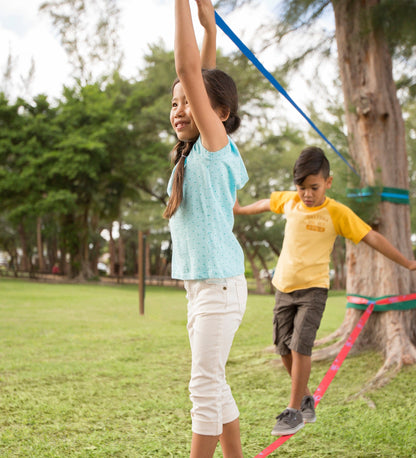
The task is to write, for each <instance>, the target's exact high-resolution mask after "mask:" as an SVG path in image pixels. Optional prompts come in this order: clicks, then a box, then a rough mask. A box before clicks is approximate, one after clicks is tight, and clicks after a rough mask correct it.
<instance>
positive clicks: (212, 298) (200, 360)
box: [185, 275, 247, 436]
mask: <svg viewBox="0 0 416 458" xmlns="http://www.w3.org/2000/svg"><path fill="white" fill-rule="evenodd" d="M185 289H186V292H187V295H186V297H187V299H188V326H187V328H188V333H189V341H190V345H191V352H192V370H191V381H190V383H189V391H190V399H191V401H192V409H191V416H192V431H193V432H194V433H197V434H202V435H206V436H218V435H220V434H221V433H222V428H223V424H226V423H230V422H232V421H234V420H235V419H237V418H238V416H239V411H238V408H237V404H236V403H235V401H234V398H233V396H232V394H231V389H230V387H229V385H228V384H227V382H226V378H225V365H226V362H227V359H228V355H229V353H230V349H231V345H232V343H233V339H234V335H235V333H236V332H237V329H238V327H239V326H240V323H241V320H242V318H243V315H244V312H245V310H246V302H247V282H246V279H245V277H244V275H240V276H237V277H231V278H224V279H211V280H186V281H185Z"/></svg>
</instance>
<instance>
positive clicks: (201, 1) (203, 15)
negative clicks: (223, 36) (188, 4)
mask: <svg viewBox="0 0 416 458" xmlns="http://www.w3.org/2000/svg"><path fill="white" fill-rule="evenodd" d="M195 1H196V4H197V5H198V18H199V22H200V23H201V25H202V27H203V28H204V29H205V30H207V31H211V30H215V29H216V24H215V14H214V7H213V5H212V2H211V0H195Z"/></svg>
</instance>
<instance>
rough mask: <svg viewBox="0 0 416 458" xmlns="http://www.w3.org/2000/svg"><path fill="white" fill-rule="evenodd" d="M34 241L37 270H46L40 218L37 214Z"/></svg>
mask: <svg viewBox="0 0 416 458" xmlns="http://www.w3.org/2000/svg"><path fill="white" fill-rule="evenodd" d="M36 242H37V248H38V261H39V272H46V268H45V258H44V257H43V242H42V218H41V217H40V216H38V218H37V220H36Z"/></svg>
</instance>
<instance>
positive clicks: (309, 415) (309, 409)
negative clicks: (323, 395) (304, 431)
mask: <svg viewBox="0 0 416 458" xmlns="http://www.w3.org/2000/svg"><path fill="white" fill-rule="evenodd" d="M300 411H301V412H302V417H303V421H304V422H305V423H315V421H316V415H315V399H314V397H313V396H304V397H303V399H302V404H301V405H300Z"/></svg>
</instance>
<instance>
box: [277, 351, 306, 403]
mask: <svg viewBox="0 0 416 458" xmlns="http://www.w3.org/2000/svg"><path fill="white" fill-rule="evenodd" d="M294 353H296V355H294V358H293V356H292V352H290V353H287V354H286V355H281V357H282V362H283V365H284V366H285V368H286V370H287V372H288V373H289V375H290V377H291V379H292V390H291V396H290V402H289V407H292V408H293V409H298V410H299V409H300V407H295V406H296V405H298V404H299V406H300V404H301V402H302V399H303V397H304V396H311V392H310V391H309V388H308V386H307V383H306V388H305V390H304V392H303V394H302V395H301V397H300V401H299V402H297V401H296V399H298V397H299V392H298V389H297V388H296V387H297V386H299V383H302V381H301V380H300V381H299V380H298V376H296V379H295V380H294V378H293V376H292V370H293V364H294V363H293V360H295V365H297V364H299V363H300V367H301V366H302V365H303V362H302V361H301V360H302V359H303V358H300V360H299V358H298V356H300V357H305V355H301V354H300V353H297V352H294ZM306 358H309V374H308V381H309V376H310V372H311V358H310V357H306ZM297 361H299V363H298V362H297ZM296 372H297V369H295V373H296ZM308 381H307V382H308ZM295 393H296V394H295Z"/></svg>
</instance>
